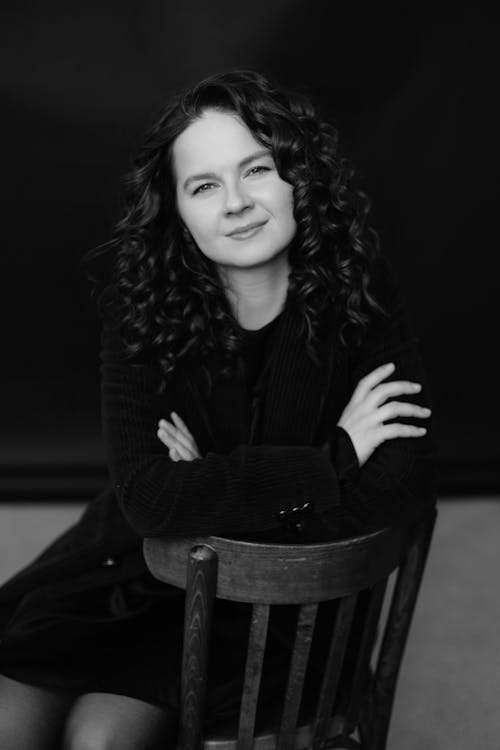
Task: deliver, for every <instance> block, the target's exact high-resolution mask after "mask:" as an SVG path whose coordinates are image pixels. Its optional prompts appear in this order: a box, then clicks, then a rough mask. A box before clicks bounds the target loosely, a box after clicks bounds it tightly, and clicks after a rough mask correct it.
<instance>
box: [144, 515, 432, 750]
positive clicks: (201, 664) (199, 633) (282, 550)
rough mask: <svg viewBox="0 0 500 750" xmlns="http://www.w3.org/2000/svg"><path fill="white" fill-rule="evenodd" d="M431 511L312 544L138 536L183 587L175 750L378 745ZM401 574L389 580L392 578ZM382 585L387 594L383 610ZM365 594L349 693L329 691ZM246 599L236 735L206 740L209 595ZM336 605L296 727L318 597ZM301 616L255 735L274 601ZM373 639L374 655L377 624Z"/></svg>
mask: <svg viewBox="0 0 500 750" xmlns="http://www.w3.org/2000/svg"><path fill="white" fill-rule="evenodd" d="M435 518H436V511H435V510H432V511H431V512H429V513H428V515H427V516H426V517H425V518H424V519H423V520H422V521H421V522H420V523H419V524H418V525H416V526H415V527H414V528H412V529H409V530H394V529H384V530H382V531H377V532H375V533H371V534H367V535H364V536H359V537H356V538H351V539H346V540H341V541H336V542H331V543H320V544H306V545H295V544H293V545H282V544H256V543H250V542H244V541H239V540H238V541H236V540H231V539H225V538H221V537H209V538H204V539H182V540H172V539H168V540H166V539H158V538H155V539H146V540H145V542H144V553H145V558H146V562H147V565H148V567H149V569H150V571H151V573H152V574H153V575H154V576H155V577H156V578H158V579H160V580H161V581H164V582H167V583H170V584H173V585H175V586H179V587H183V588H185V589H186V610H185V629H184V651H183V668H182V687H181V693H182V695H181V716H180V726H179V748H181V749H182V750H191V749H193V750H195V749H198V748H201V747H204V748H205V749H206V750H232V749H233V748H235V749H236V748H237V749H238V750H246V749H247V748H256V749H257V750H268V749H270V748H278V749H279V750H285V748H293V749H294V750H298V749H299V748H313V749H316V748H327V747H328V748H347V749H350V748H363V749H364V750H382V748H385V746H386V741H387V734H388V729H389V721H390V717H391V712H392V704H393V699H394V693H395V688H396V681H397V677H398V672H399V668H400V664H401V659H402V656H403V651H404V648H405V643H406V639H407V635H408V629H409V626H410V623H411V619H412V615H413V610H414V606H415V602H416V599H417V595H418V591H419V587H420V583H421V579H422V574H423V571H424V566H425V561H426V557H427V553H428V549H429V545H430V541H431V537H432V532H433V527H434V523H435ZM396 569H398V572H397V576H396V578H395V583H394V586H393V587H391V586H390V587H389V588H387V582H388V578H389V576H390V574H391V573H392V572H393V571H395V570H396ZM386 588H387V591H388V592H389V591H390V590H391V589H392V594H391V597H390V601H389V598H388V601H387V602H386V606H384V610H383V611H384V613H386V612H388V614H387V617H384V618H382V617H381V613H382V605H383V601H384V596H385V594H386ZM360 596H364V597H366V598H367V601H366V608H365V609H364V610H363V612H364V614H363V622H362V628H361V632H360V634H359V635H358V637H359V640H358V643H359V648H358V649H357V652H356V659H355V664H354V667H353V670H352V672H351V679H350V682H349V690H348V695H347V697H345V696H344V700H343V703H342V706H341V707H340V708H339V706H338V705H337V691H338V688H339V682H340V675H341V670H342V665H343V661H344V656H345V653H346V646H347V644H348V639H349V635H350V631H351V625H352V623H353V615H354V610H355V606H356V602H357V600H358V597H360ZM215 597H220V598H222V599H227V600H231V601H236V602H247V603H251V604H252V621H251V627H250V634H249V644H248V653H247V662H246V671H245V677H244V687H243V694H242V700H241V710H240V715H239V726H238V727H237V729H235V731H234V736H232V737H228V736H227V731H225V732H222V733H220V734H219V736H204V732H203V728H204V705H205V698H206V695H205V693H206V684H207V668H208V660H209V641H210V625H211V616H212V611H213V605H214V598H215ZM332 599H337V600H338V607H337V609H336V612H337V614H336V617H335V622H334V623H332V636H331V643H330V646H329V651H328V654H327V655H325V662H324V663H325V668H324V675H323V679H322V683H321V688H320V690H319V696H318V701H317V705H316V707H315V710H314V712H313V714H312V716H311V719H310V721H308V722H306V723H300V721H299V725H297V724H298V720H299V707H300V704H301V698H302V692H303V683H304V675H305V672H306V666H307V662H308V657H309V652H310V646H311V639H312V634H313V630H314V626H315V620H316V615H317V611H318V603H319V602H322V601H326V600H332ZM282 604H297V605H299V614H298V618H297V629H296V635H295V645H294V650H293V655H292V658H291V662H290V671H289V676H288V683H287V686H286V694H285V695H284V699H283V704H282V710H281V715H279V716H278V717H277V720H276V725H277V726H275V727H271V729H270V730H269V731H265V732H263V733H261V734H259V735H256V736H255V737H254V729H255V720H256V706H257V700H258V694H259V688H260V681H261V675H262V668H263V658H264V650H265V643H266V636H267V627H268V620H269V613H270V607H271V606H272V605H282ZM382 619H384V621H385V627H384V629H383V632H381V636H382V637H381V642H380V647H377V648H378V658H377V660H376V664H375V665H371V664H370V662H371V661H373V656H374V654H375V651H376V648H375V647H376V641H377V633H378V630H379V629H380V628H381V627H382ZM213 666H214V667H215V666H216V665H213Z"/></svg>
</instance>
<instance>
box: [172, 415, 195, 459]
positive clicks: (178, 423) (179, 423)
mask: <svg viewBox="0 0 500 750" xmlns="http://www.w3.org/2000/svg"><path fill="white" fill-rule="evenodd" d="M170 416H171V417H172V419H173V421H174V423H175V425H176V426H177V427H178V429H179V430H181V432H183V433H184V434H185V435H186V437H187V438H189V440H190V441H191V445H192V447H193V449H194V450H195V451H196V453H199V450H198V446H197V445H196V441H195V439H194V437H193V436H192V435H191V433H190V432H189V430H188V427H187V425H186V423H185V422H184V421H183V420H182V419H181V418H180V417H179V415H178V414H177V412H175V411H173V412H171V413H170Z"/></svg>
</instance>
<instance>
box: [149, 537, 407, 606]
mask: <svg viewBox="0 0 500 750" xmlns="http://www.w3.org/2000/svg"><path fill="white" fill-rule="evenodd" d="M405 542H406V534H405V532H404V531H403V530H400V529H383V530H381V531H377V532H374V533H372V534H367V535H365V536H361V537H353V538H352V539H345V540H341V541H337V542H329V543H322V544H303V545H294V544H290V545H288V544H258V543H255V542H243V541H240V540H234V539H224V538H222V537H215V536H212V537H206V538H199V539H195V538H193V539H169V540H168V541H166V540H163V539H161V538H151V539H146V540H145V543H144V554H145V558H146V563H147V565H148V567H149V569H150V570H151V572H152V574H153V575H154V576H155V577H156V578H159V579H160V580H162V581H165V582H166V583H171V584H173V585H174V586H179V587H181V588H185V587H186V571H187V565H186V561H187V556H188V554H189V550H190V549H191V547H193V546H194V545H196V544H205V545H207V546H209V547H211V548H212V549H214V550H215V552H216V553H217V558H218V576H217V596H218V597H221V598H223V599H230V600H232V601H240V602H251V603H258V604H314V603H315V602H318V601H321V600H324V599H336V598H338V597H341V596H345V595H347V594H351V593H355V592H357V591H359V590H360V589H362V588H368V587H369V586H372V585H373V584H374V583H376V582H377V581H378V580H380V579H381V578H383V577H385V576H387V575H389V573H390V572H391V571H392V570H394V569H395V568H396V567H397V565H398V563H399V560H400V557H401V553H402V550H403V549H404V546H405Z"/></svg>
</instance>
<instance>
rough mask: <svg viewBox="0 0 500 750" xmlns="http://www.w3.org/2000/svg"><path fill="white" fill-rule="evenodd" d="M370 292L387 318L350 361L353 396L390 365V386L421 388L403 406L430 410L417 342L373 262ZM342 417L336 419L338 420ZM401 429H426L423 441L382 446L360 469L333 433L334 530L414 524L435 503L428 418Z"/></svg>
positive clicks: (346, 442) (390, 282)
mask: <svg viewBox="0 0 500 750" xmlns="http://www.w3.org/2000/svg"><path fill="white" fill-rule="evenodd" d="M374 291H376V293H377V299H379V301H380V302H381V303H382V305H383V307H384V309H385V310H386V312H387V315H386V316H381V317H377V319H376V321H375V322H374V323H373V324H372V326H371V329H370V330H369V332H368V334H367V336H366V337H365V340H364V342H363V344H362V345H361V347H359V349H358V350H357V351H355V352H354V353H353V355H352V358H351V368H350V372H351V375H350V388H351V392H352V391H353V390H354V388H355V386H356V385H357V383H358V382H359V380H360V379H361V378H363V377H364V376H365V375H367V374H368V373H369V372H371V371H372V370H374V369H375V368H376V367H379V366H380V365H383V364H385V363H387V362H394V363H395V365H396V367H395V371H394V373H393V374H392V375H391V377H390V378H388V379H387V381H385V382H388V381H389V380H411V381H414V382H418V383H420V384H421V385H422V390H421V391H420V392H419V393H418V394H416V395H414V396H413V395H412V396H409V395H406V394H405V395H404V396H402V397H401V400H405V401H411V402H413V403H416V404H420V405H422V406H430V407H432V402H431V395H430V392H429V386H428V383H427V379H426V376H425V372H424V368H423V364H422V360H421V356H420V353H419V347H418V339H417V338H416V337H415V336H414V334H413V332H412V329H411V326H410V323H409V319H408V315H407V312H406V310H405V306H404V304H403V302H402V300H401V297H400V294H399V292H398V289H397V286H396V283H395V281H394V277H393V274H392V272H391V269H390V267H389V265H388V263H387V261H385V260H384V259H380V260H379V261H378V262H377V265H376V269H375V276H374ZM339 416H340V415H339ZM394 421H397V422H399V423H405V424H414V425H418V426H425V427H426V429H427V432H426V434H425V435H424V436H422V437H415V438H395V439H392V440H387V441H385V442H384V443H382V444H381V445H380V446H379V447H378V448H377V449H376V450H375V451H374V452H373V454H372V455H371V456H370V458H369V459H368V461H367V462H366V463H365V464H364V465H363V466H362V467H361V469H360V468H359V463H358V462H357V457H356V453H355V451H354V447H353V445H352V443H351V440H350V438H349V435H348V434H347V433H346V432H345V431H344V430H343V429H342V428H340V427H338V426H332V428H331V445H332V462H333V465H334V466H335V467H336V470H337V475H338V479H339V485H340V503H338V504H337V505H336V507H335V508H332V509H330V510H329V511H328V512H327V513H326V516H325V518H328V519H329V522H330V523H332V524H333V525H337V526H338V525H339V524H340V525H341V524H342V522H346V524H347V526H348V527H355V528H357V529H360V530H366V531H368V530H370V529H371V528H374V527H379V526H382V525H390V524H396V525H401V524H403V525H404V524H407V523H411V522H412V521H414V520H415V519H416V518H418V517H419V516H420V515H421V513H422V512H423V511H424V510H425V509H426V508H427V507H429V506H430V505H432V504H433V503H434V502H435V499H436V470H435V446H434V439H433V427H432V417H431V418H428V419H425V420H422V419H413V418H408V417H398V418H397V419H396V420H394Z"/></svg>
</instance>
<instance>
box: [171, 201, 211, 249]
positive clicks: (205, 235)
mask: <svg viewBox="0 0 500 750" xmlns="http://www.w3.org/2000/svg"><path fill="white" fill-rule="evenodd" d="M179 215H180V217H181V219H182V221H183V222H184V224H185V225H186V227H187V228H188V230H189V232H190V234H191V235H192V237H193V239H194V240H195V241H196V242H204V241H207V240H209V239H210V237H211V235H212V234H213V232H214V221H213V219H212V216H211V213H210V211H209V210H208V207H207V206H203V205H194V204H193V205H190V206H182V205H180V206H179Z"/></svg>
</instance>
